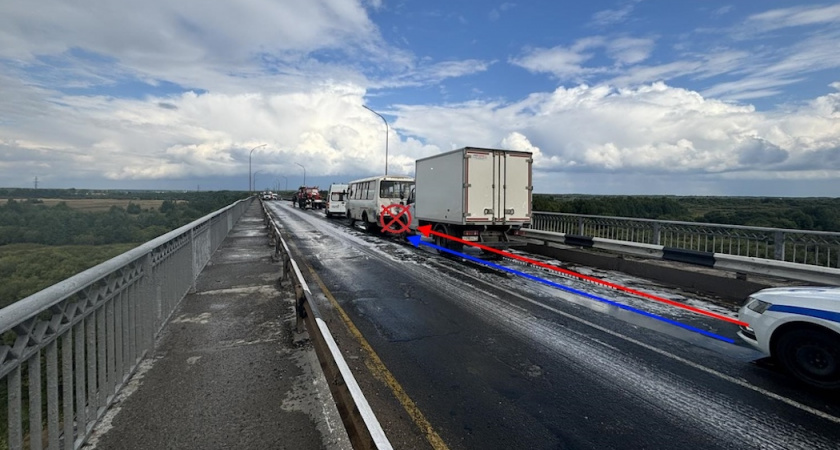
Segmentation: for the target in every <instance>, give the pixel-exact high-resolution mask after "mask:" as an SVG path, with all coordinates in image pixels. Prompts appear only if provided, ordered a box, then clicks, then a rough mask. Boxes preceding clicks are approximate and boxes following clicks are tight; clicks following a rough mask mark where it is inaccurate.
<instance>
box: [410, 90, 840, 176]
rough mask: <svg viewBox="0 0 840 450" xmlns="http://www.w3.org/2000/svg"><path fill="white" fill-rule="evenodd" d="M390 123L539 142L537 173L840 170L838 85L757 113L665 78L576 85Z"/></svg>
mask: <svg viewBox="0 0 840 450" xmlns="http://www.w3.org/2000/svg"><path fill="white" fill-rule="evenodd" d="M396 126H397V127H399V128H400V129H401V130H404V132H409V133H411V134H415V135H424V136H427V139H428V140H427V142H429V143H430V144H436V145H438V146H440V147H441V148H455V147H459V146H464V145H484V146H495V145H499V144H501V145H505V146H510V147H512V148H516V149H532V151H533V149H536V151H537V153H538V154H539V164H535V169H536V170H537V171H538V172H541V173H546V172H558V171H559V172H566V173H568V172H590V173H592V172H594V173H599V172H600V173H616V172H620V173H625V174H628V173H635V174H637V175H639V176H641V175H642V174H649V175H650V174H675V173H685V174H708V175H720V174H723V173H731V172H736V173H738V172H752V171H755V172H760V171H762V170H766V171H768V173H776V172H801V171H806V172H808V171H818V170H822V171H824V172H820V173H832V172H836V171H840V157H838V149H840V93H831V94H828V95H825V96H821V97H819V98H817V99H815V100H814V101H813V102H811V103H809V104H807V105H805V106H802V107H800V108H798V109H795V110H793V111H779V112H776V113H761V112H757V111H755V109H754V108H752V107H750V106H748V105H737V104H732V103H726V102H722V101H719V100H714V99H709V98H705V97H703V96H702V95H700V94H698V93H697V92H692V91H689V90H685V89H679V88H674V87H671V86H668V85H666V84H664V83H654V84H651V85H646V86H640V87H636V88H623V89H616V88H612V87H608V86H587V85H579V86H576V87H571V88H563V87H561V88H558V89H557V90H555V91H554V92H550V93H542V94H533V95H531V96H530V97H528V98H527V99H524V100H523V101H521V102H519V103H515V104H498V103H478V102H471V103H466V104H461V105H448V107H447V108H445V109H444V108H440V107H435V108H423V107H418V106H412V107H408V106H404V107H400V108H399V119H398V120H397V122H396ZM453 136H457V140H455V141H453ZM809 173H810V172H809ZM815 173H816V172H815ZM768 176H769V175H768Z"/></svg>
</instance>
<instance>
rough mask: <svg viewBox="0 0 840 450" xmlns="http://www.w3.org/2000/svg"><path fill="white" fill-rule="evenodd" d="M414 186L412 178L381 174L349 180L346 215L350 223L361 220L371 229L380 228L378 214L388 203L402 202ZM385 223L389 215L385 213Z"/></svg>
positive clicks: (396, 203)
mask: <svg viewBox="0 0 840 450" xmlns="http://www.w3.org/2000/svg"><path fill="white" fill-rule="evenodd" d="M413 187H414V178H412V177H407V176H402V175H382V176H377V177H369V178H363V179H361V180H355V181H352V182H350V185H349V186H348V188H347V189H348V191H347V217H348V218H349V219H350V224H351V225H353V224H355V223H356V221H359V220H360V221H362V222H364V223H365V226H366V227H367V228H368V229H369V230H372V231H377V230H381V229H382V225H381V224H380V223H379V216H380V214H381V213H382V211H383V210H384V209H386V208H387V207H388V206H390V205H399V204H404V203H405V200H406V199H407V198H408V194H409V193H410V192H411V189H412V188H413ZM383 221H385V223H388V222H390V216H389V215H388V214H386V215H385V218H384V219H383Z"/></svg>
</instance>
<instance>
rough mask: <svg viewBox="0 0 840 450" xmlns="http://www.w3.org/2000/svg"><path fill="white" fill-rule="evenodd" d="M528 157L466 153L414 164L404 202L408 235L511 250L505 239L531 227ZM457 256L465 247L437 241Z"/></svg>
mask: <svg viewBox="0 0 840 450" xmlns="http://www.w3.org/2000/svg"><path fill="white" fill-rule="evenodd" d="M532 163H533V159H532V155H531V153H529V152H521V151H513V150H498V149H489V148H476V147H465V148H462V149H460V150H455V151H451V152H447V153H441V154H439V155H435V156H430V157H428V158H423V159H418V160H417V162H416V168H415V175H414V178H415V188H414V191H412V194H411V195H410V196H409V198H408V203H409V204H410V205H411V210H410V211H411V214H412V229H413V230H416V229H417V227H419V226H423V225H431V226H432V230H433V231H438V232H440V233H445V234H448V235H451V236H455V237H457V238H460V239H463V240H465V241H472V242H479V243H481V244H483V245H486V246H488V247H494V248H505V247H508V246H510V245H511V242H510V239H509V236H510V235H511V234H513V233H515V232H516V231H517V230H518V229H519V228H521V227H523V226H524V225H527V224H529V223H531V191H532V189H533V188H532V183H531V165H532ZM436 239H437V244H438V245H440V246H442V247H446V248H450V249H452V250H456V251H460V250H461V249H462V248H463V244H459V243H456V242H454V241H451V240H449V239H443V238H438V237H436Z"/></svg>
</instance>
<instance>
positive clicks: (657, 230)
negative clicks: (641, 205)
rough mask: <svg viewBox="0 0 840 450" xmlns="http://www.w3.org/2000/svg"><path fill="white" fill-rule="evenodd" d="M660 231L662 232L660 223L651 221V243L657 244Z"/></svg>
mask: <svg viewBox="0 0 840 450" xmlns="http://www.w3.org/2000/svg"><path fill="white" fill-rule="evenodd" d="M660 233H662V224H661V223H659V222H653V236H651V238H652V239H653V242H651V244H653V245H659V235H660Z"/></svg>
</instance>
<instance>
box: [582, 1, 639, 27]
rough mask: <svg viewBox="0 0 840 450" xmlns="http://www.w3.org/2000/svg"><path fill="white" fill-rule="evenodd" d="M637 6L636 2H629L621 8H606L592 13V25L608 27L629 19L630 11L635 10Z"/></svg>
mask: <svg viewBox="0 0 840 450" xmlns="http://www.w3.org/2000/svg"><path fill="white" fill-rule="evenodd" d="M635 6H636V5H635V4H634V3H629V4H627V5H624V6H622V7H621V8H619V9H604V10H601V11H598V12H596V13H595V14H593V15H592V20H591V21H590V25H592V26H596V27H608V26H610V25H615V24H618V23H621V22H624V21H626V20H627V19H628V17H630V13H632V12H633V9H634V8H635Z"/></svg>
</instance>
